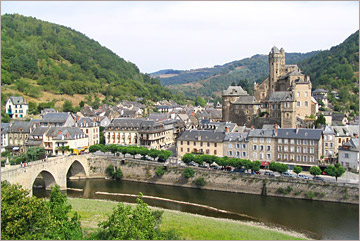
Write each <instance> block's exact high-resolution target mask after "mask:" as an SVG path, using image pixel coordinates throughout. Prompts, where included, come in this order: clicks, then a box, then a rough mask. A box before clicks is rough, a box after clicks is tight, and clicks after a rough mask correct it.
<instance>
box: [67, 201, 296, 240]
mask: <svg viewBox="0 0 360 241" xmlns="http://www.w3.org/2000/svg"><path fill="white" fill-rule="evenodd" d="M68 200H69V203H70V204H71V205H72V207H73V211H77V212H78V213H79V214H80V217H81V224H82V227H83V229H84V231H85V232H89V231H90V232H91V231H93V230H95V229H96V228H97V224H98V223H99V222H101V221H103V220H105V219H106V215H107V214H110V213H111V212H112V209H113V208H114V207H115V206H116V205H117V202H113V201H104V200H93V199H80V198H69V199H68ZM128 205H135V204H128ZM151 208H152V209H157V208H153V207H151ZM163 210H164V209H163ZM161 228H162V229H163V230H171V229H175V230H176V232H177V233H178V234H179V235H180V236H181V237H182V238H183V239H187V240H255V239H257V240H259V239H260V240H261V239H263V240H269V239H270V240H294V239H303V238H299V237H296V236H295V235H291V234H286V233H283V232H279V231H273V230H270V229H267V228H266V227H265V228H264V227H260V225H255V226H254V225H251V224H246V223H244V222H240V221H234V220H229V219H217V218H211V217H205V216H200V215H195V214H190V213H183V212H178V211H172V210H164V214H163V220H162V225H161Z"/></svg>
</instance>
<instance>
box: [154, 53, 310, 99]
mask: <svg viewBox="0 0 360 241" xmlns="http://www.w3.org/2000/svg"><path fill="white" fill-rule="evenodd" d="M316 53H317V51H314V52H310V53H306V54H301V53H286V63H287V64H295V63H297V62H298V61H300V60H303V59H306V58H309V57H311V56H313V55H315V54H316ZM268 74H269V62H268V56H267V55H254V56H252V57H251V58H245V59H242V60H237V61H233V62H230V63H227V64H224V65H221V66H220V65H216V66H214V67H213V68H202V69H195V70H188V71H179V70H163V71H158V72H156V73H153V74H152V75H154V76H156V77H158V78H160V79H161V83H162V84H163V85H166V86H168V85H174V86H169V88H170V89H174V90H182V91H183V92H184V93H185V94H186V95H189V96H196V95H202V96H206V97H210V96H214V95H215V94H216V93H219V91H222V90H223V89H226V88H227V87H228V86H229V85H231V84H233V83H235V84H239V83H240V84H241V86H242V87H243V88H244V89H246V90H247V91H248V92H249V93H252V91H253V90H252V86H253V83H254V82H255V81H256V82H261V81H263V80H264V79H265V78H266V76H267V75H268ZM169 76H170V77H169Z"/></svg>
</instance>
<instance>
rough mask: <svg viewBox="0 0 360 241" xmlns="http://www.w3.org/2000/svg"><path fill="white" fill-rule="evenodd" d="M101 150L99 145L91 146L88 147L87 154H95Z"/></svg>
mask: <svg viewBox="0 0 360 241" xmlns="http://www.w3.org/2000/svg"><path fill="white" fill-rule="evenodd" d="M101 148H102V145H101V144H96V145H92V146H90V147H89V152H91V153H93V152H97V151H100V150H101Z"/></svg>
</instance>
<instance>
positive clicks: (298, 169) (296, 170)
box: [293, 166, 302, 175]
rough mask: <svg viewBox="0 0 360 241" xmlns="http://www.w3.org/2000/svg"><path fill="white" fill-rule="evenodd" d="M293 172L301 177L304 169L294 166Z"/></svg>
mask: <svg viewBox="0 0 360 241" xmlns="http://www.w3.org/2000/svg"><path fill="white" fill-rule="evenodd" d="M293 172H295V173H296V174H298V175H299V173H300V172H302V168H301V167H299V166H294V169H293Z"/></svg>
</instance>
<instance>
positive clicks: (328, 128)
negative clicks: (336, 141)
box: [323, 126, 335, 135]
mask: <svg viewBox="0 0 360 241" xmlns="http://www.w3.org/2000/svg"><path fill="white" fill-rule="evenodd" d="M323 134H324V135H334V134H335V131H334V129H333V128H332V127H331V126H325V128H324V131H323Z"/></svg>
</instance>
